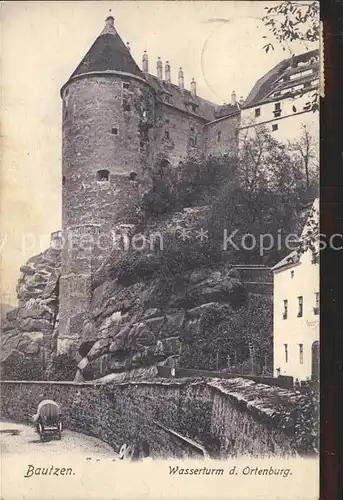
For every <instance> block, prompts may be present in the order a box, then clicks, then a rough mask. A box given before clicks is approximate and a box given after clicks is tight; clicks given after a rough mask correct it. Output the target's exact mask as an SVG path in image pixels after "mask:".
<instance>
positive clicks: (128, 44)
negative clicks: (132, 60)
mask: <svg viewBox="0 0 343 500" xmlns="http://www.w3.org/2000/svg"><path fill="white" fill-rule="evenodd" d="M126 47H127V50H128V51H129V52H130V51H131V47H130V42H126Z"/></svg>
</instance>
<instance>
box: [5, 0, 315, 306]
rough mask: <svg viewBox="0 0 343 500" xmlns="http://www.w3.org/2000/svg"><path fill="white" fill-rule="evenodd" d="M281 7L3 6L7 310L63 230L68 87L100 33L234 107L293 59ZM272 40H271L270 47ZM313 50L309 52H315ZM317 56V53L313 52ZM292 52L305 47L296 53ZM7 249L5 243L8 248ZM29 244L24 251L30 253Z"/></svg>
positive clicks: (153, 66) (187, 4)
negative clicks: (275, 23) (109, 31)
mask: <svg viewBox="0 0 343 500" xmlns="http://www.w3.org/2000/svg"><path fill="white" fill-rule="evenodd" d="M276 3H277V2H262V1H261V2H258V1H255V2H244V1H237V2H233V1H232V2H231V1H221V2H216V1H206V2H200V1H196V2H195V1H194V2H191V1H189V2H157V1H152V2H149V1H144V2H139V1H134V2H126V1H121V2H102V1H93V2H80V1H75V2H64V1H60V2H53V1H48V2H30V1H25V2H5V3H4V4H2V5H1V9H2V34H1V37H2V39H1V42H2V56H3V60H2V82H3V86H2V111H3V129H2V134H3V144H2V146H3V163H2V172H1V176H0V180H1V195H2V198H1V205H2V207H1V208H2V210H1V213H2V216H1V233H0V236H2V238H4V239H3V242H2V244H3V248H2V251H1V253H0V256H1V257H2V260H1V268H0V271H1V278H2V280H1V281H2V287H3V288H2V298H1V301H2V302H9V303H12V304H13V303H15V286H16V282H17V279H18V277H19V267H20V265H22V264H24V262H25V261H26V260H27V259H28V258H29V257H31V256H32V255H34V254H36V253H39V252H40V251H42V250H44V248H46V247H47V245H48V240H49V235H50V233H51V232H52V231H56V230H58V229H60V224H61V101H60V96H59V90H60V87H61V86H62V85H63V84H64V83H65V81H66V80H67V79H68V77H69V76H70V74H71V73H72V72H73V71H74V69H75V68H76V66H77V65H78V63H79V62H80V61H81V59H82V58H83V56H84V55H85V53H86V52H87V51H88V49H89V48H90V46H91V44H92V43H93V42H94V40H95V38H96V37H97V36H98V35H99V33H100V32H101V31H102V29H103V26H104V20H105V18H106V17H107V16H108V15H109V9H111V10H112V12H111V15H113V17H114V18H115V27H116V29H117V31H118V33H119V35H120V36H121V38H122V39H123V41H124V42H127V41H129V42H130V45H131V53H132V55H133V57H134V58H135V60H136V62H137V63H138V64H139V66H141V59H142V53H143V51H144V50H147V51H148V55H149V70H150V72H151V73H154V74H155V73H156V60H157V57H158V56H160V57H161V58H162V60H163V62H165V61H166V60H168V61H169V63H170V64H171V72H172V81H173V82H174V83H176V82H177V70H178V68H179V66H182V67H183V69H184V74H185V85H186V86H187V87H188V88H189V82H190V81H191V79H192V78H193V77H194V78H195V80H196V82H197V92H198V94H199V95H200V96H202V97H204V98H206V99H209V100H211V101H213V102H215V103H218V104H222V103H224V102H229V101H230V96H231V92H232V90H235V91H236V93H237V97H238V98H239V97H240V96H243V97H246V96H247V94H248V93H249V91H250V90H251V88H252V86H253V85H254V84H255V82H256V80H257V79H258V78H260V77H261V76H262V75H263V74H264V73H266V72H267V71H268V70H269V69H271V68H272V67H273V66H274V65H275V64H277V63H278V62H279V61H281V60H282V59H284V58H285V57H288V56H289V55H290V53H289V52H288V51H286V52H284V51H283V50H282V48H281V47H280V46H278V45H277V44H276V50H275V51H274V52H269V53H268V54H265V52H264V50H263V49H262V46H263V45H264V43H266V42H265V39H263V38H262V37H263V36H264V35H268V32H267V31H266V28H264V26H263V23H262V21H261V18H262V16H263V13H264V9H265V7H266V6H267V5H275V4H276ZM270 41H272V39H271V38H270ZM312 48H314V47H313V46H311V45H310V46H309V47H308V49H309V50H311V49H312ZM315 48H316V47H315ZM291 49H292V51H293V52H294V53H300V52H304V51H305V50H306V48H305V47H304V46H303V45H292V47H291ZM0 242H1V240H0ZM23 242H24V243H25V245H23Z"/></svg>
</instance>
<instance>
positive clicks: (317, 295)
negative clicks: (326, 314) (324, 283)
mask: <svg viewBox="0 0 343 500" xmlns="http://www.w3.org/2000/svg"><path fill="white" fill-rule="evenodd" d="M315 298H316V305H315V307H314V308H313V312H314V314H316V315H317V314H319V293H318V292H317V293H315Z"/></svg>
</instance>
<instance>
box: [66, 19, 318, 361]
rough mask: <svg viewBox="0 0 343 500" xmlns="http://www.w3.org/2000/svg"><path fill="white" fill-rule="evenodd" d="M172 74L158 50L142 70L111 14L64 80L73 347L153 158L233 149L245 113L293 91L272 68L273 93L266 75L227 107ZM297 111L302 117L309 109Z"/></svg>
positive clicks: (69, 338) (174, 159)
mask: <svg viewBox="0 0 343 500" xmlns="http://www.w3.org/2000/svg"><path fill="white" fill-rule="evenodd" d="M281 64H283V66H282V68H284V69H283V73H282V74H284V73H285V74H286V73H287V71H288V69H287V68H288V65H289V62H288V63H287V64H286V63H281ZM312 66H313V68H315V67H316V66H315V64H314V65H312ZM312 66H311V69H312ZM272 72H273V70H272ZM274 73H275V72H274ZM274 73H272V75H274ZM279 73H280V72H279ZM279 73H278V74H279ZM293 73H294V72H293ZM293 73H292V72H291V74H293ZM287 74H288V73H287ZM291 74H290V77H291ZM171 75H172V68H171V65H170V64H169V62H168V61H166V63H165V64H163V62H162V60H161V59H160V58H159V59H158V60H157V63H156V75H153V74H151V73H150V72H149V58H148V54H147V53H146V52H144V53H143V57H142V68H140V67H139V66H138V65H137V64H136V62H135V61H134V59H133V57H132V55H131V52H130V46H129V45H128V44H125V43H124V42H123V41H122V39H121V38H120V36H119V34H118V32H117V30H116V28H115V26H114V19H113V17H112V16H109V17H108V18H107V19H106V23H105V27H104V29H103V31H102V32H101V33H100V35H99V36H98V37H97V38H96V40H95V42H94V43H93V45H92V46H91V48H90V49H89V51H88V52H87V54H86V55H85V56H84V58H83V59H82V61H81V62H80V64H79V65H78V66H77V68H76V69H75V71H74V72H73V74H72V75H71V76H70V78H69V79H68V81H67V82H66V83H65V84H64V85H63V87H62V88H61V92H60V94H61V98H62V106H63V111H62V114H63V116H62V236H63V252H62V272H61V278H60V312H59V338H58V351H59V352H67V351H70V350H73V349H74V348H75V347H76V345H77V344H78V343H79V342H78V340H79V339H78V336H79V334H80V331H81V330H82V324H83V322H84V319H85V318H86V316H87V311H88V310H89V304H90V300H91V295H92V290H91V283H92V276H93V274H94V271H95V270H96V269H97V268H98V266H99V265H100V263H101V262H102V260H103V258H104V257H105V256H106V255H108V253H109V252H110V251H111V250H112V244H111V243H113V242H112V236H113V235H112V230H113V227H114V226H115V225H116V224H120V223H124V222H125V218H126V213H125V207H126V206H127V202H128V201H129V202H133V203H134V202H135V201H136V200H138V199H139V196H140V193H141V190H142V189H143V188H144V186H145V182H148V180H147V179H148V176H147V172H148V169H149V166H151V165H152V164H153V163H154V161H155V160H156V159H157V158H162V157H163V158H165V159H166V160H167V161H168V162H169V163H170V165H172V166H175V167H177V166H178V165H179V163H180V162H182V161H183V160H185V158H187V157H188V158H189V157H195V158H197V157H200V156H208V155H218V154H220V155H222V154H224V153H228V152H232V151H235V150H237V148H238V141H239V133H240V130H241V129H242V118H245V116H248V114H249V113H251V112H252V113H253V114H254V115H255V116H256V111H255V108H256V107H257V106H259V107H260V109H261V119H262V118H263V119H265V120H267V114H268V113H269V111H268V112H267V110H269V107H273V106H274V102H276V95H275V92H279V91H280V95H278V99H280V100H281V99H282V100H283V101H284V102H285V103H286V100H287V99H288V97H287V96H288V94H287V93H284V94H283V93H282V92H283V91H284V90H285V89H286V88H288V84H286V83H281V82H279V80H277V82H276V81H275V78H274V76H275V75H274V76H269V77H267V75H266V77H264V78H266V81H267V83H268V85H267V87H268V89H272V90H273V92H274V94H273V96H269V94H268V96H267V95H266V94H265V92H266V85H264V84H263V82H262V83H261V80H260V81H259V82H258V83H257V84H256V86H255V87H254V89H253V90H252V92H251V94H250V96H249V97H248V99H247V102H246V103H244V102H243V101H242V100H240V101H239V102H238V101H237V99H236V94H235V92H232V97H231V103H230V104H225V105H222V106H219V105H216V104H214V103H211V102H209V101H207V100H205V99H202V98H201V97H199V96H198V94H197V88H196V82H195V81H194V79H192V81H191V83H190V88H189V90H188V89H186V88H185V76H184V72H183V70H182V68H179V69H178V85H175V84H173V83H172V81H171ZM268 75H269V73H268ZM262 80H263V79H262ZM290 81H291V80H290ZM285 82H286V81H285ZM301 82H302V80H301ZM297 84H300V80H299V82H297ZM275 85H276V87H277V89H278V90H276V87H275ZM279 87H280V89H279ZM285 106H286V105H285ZM287 106H288V104H287ZM265 109H266V112H265V111H264V110H265ZM262 110H263V112H262ZM284 112H285V111H284V108H283V107H282V111H281V113H284ZM265 113H267V114H265ZM270 113H272V121H273V120H275V119H276V118H277V117H276V116H275V114H273V112H272V111H270ZM295 114H302V116H304V112H303V111H302V112H300V111H299V113H295ZM287 116H288V115H287ZM278 118H281V117H278ZM292 118H294V116H293V115H292ZM267 121H268V120H267ZM269 121H270V120H269ZM270 123H272V122H270ZM243 126H244V127H245V125H243ZM280 128H281V127H280Z"/></svg>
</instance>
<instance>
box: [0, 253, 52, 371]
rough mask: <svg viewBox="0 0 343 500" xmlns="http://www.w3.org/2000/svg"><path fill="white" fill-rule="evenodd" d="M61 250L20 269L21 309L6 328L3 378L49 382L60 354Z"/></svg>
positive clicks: (9, 316)
mask: <svg viewBox="0 0 343 500" xmlns="http://www.w3.org/2000/svg"><path fill="white" fill-rule="evenodd" d="M60 262H61V255H60V250H58V249H55V248H49V249H48V250H46V251H45V252H43V253H41V254H40V255H37V256H35V257H32V258H31V259H29V260H28V262H27V263H26V265H24V266H22V267H21V268H20V271H21V275H20V278H19V281H18V285H17V297H18V307H17V308H16V309H13V310H12V311H10V312H9V313H7V317H6V320H5V321H4V323H3V325H2V338H1V352H0V359H1V372H2V378H7V379H10V378H15V379H17V378H24V379H25V378H27V379H35V378H38V379H39V378H46V377H47V376H48V374H49V372H50V371H51V362H52V358H53V354H54V353H55V352H56V338H57V332H58V280H59V275H60Z"/></svg>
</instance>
